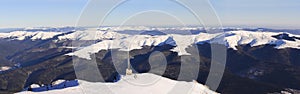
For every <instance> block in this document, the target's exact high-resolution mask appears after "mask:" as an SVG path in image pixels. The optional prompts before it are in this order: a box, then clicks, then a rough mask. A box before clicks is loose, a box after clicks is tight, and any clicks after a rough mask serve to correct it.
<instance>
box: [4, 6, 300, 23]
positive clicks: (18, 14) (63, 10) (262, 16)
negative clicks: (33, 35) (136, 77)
mask: <svg viewBox="0 0 300 94" xmlns="http://www.w3.org/2000/svg"><path fill="white" fill-rule="evenodd" d="M152 1H153V0H152ZM159 1H160V2H161V3H159V4H156V5H155V6H153V7H157V8H156V10H160V9H172V10H174V11H173V12H174V13H172V11H171V12H170V13H171V14H176V15H175V16H178V17H183V18H184V19H183V20H181V21H179V20H178V19H177V20H176V17H175V16H172V15H169V14H168V13H163V12H161V11H154V12H153V11H148V12H147V11H146V12H144V13H140V14H139V15H138V14H136V15H133V17H132V19H128V21H127V22H125V23H128V24H129V25H153V24H155V25H177V24H181V23H182V22H183V23H185V24H189V25H193V24H195V23H196V21H195V20H194V19H193V18H192V16H191V15H189V14H188V13H187V12H186V11H184V10H182V9H181V8H180V7H176V6H175V5H172V4H170V3H167V2H164V0H159ZM87 2H88V0H0V13H1V14H0V28H12V27H41V26H74V25H75V24H76V22H77V19H78V18H79V16H80V14H81V11H82V10H83V9H84V6H85V5H86V4H87ZM148 2H149V0H139V2H134V0H132V2H130V3H128V5H130V4H133V5H136V6H137V7H131V8H130V7H120V8H119V10H116V11H115V13H112V16H110V17H108V18H107V21H105V23H107V24H108V25H116V24H119V23H120V22H118V19H121V18H122V17H125V16H124V15H129V14H130V12H134V11H135V10H136V11H137V10H147V9H149V7H147V6H146V5H144V4H147V3H148ZM210 2H211V4H212V6H213V7H214V8H215V10H216V13H217V14H218V16H219V18H220V20H221V22H222V24H223V25H224V26H252V27H269V28H298V29H300V1H299V0H210ZM199 8H201V4H199ZM97 12H99V11H97V10H96V9H95V13H97ZM100 12H101V11H100ZM160 12H161V13H160ZM145 19H146V20H145ZM98 22H99V21H98Z"/></svg>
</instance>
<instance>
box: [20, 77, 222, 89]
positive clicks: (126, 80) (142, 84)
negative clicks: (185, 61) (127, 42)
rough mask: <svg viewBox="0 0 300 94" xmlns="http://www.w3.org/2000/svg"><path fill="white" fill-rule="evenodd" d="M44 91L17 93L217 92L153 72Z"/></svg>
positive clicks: (81, 82)
mask: <svg viewBox="0 0 300 94" xmlns="http://www.w3.org/2000/svg"><path fill="white" fill-rule="evenodd" d="M79 83H80V85H79V86H76V87H70V88H65V89H60V90H50V91H45V92H29V91H25V92H20V93H18V94H35V93H41V94H217V93H216V92H214V91H211V90H209V89H208V88H207V87H206V86H204V85H202V84H199V83H197V82H195V81H194V82H184V81H175V80H171V79H168V78H164V77H160V76H157V75H154V74H148V73H145V74H137V75H131V76H123V77H122V79H121V80H120V81H118V82H116V83H91V82H86V81H79Z"/></svg>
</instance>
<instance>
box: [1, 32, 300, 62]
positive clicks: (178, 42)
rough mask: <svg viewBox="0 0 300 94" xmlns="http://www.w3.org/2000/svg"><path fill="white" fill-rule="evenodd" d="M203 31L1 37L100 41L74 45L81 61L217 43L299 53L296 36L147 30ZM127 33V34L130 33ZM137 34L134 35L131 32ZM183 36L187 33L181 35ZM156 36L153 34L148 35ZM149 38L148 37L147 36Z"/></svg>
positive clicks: (13, 34) (5, 36)
mask: <svg viewBox="0 0 300 94" xmlns="http://www.w3.org/2000/svg"><path fill="white" fill-rule="evenodd" d="M196 29H202V28H147V27H132V28H129V27H123V28H120V27H114V28H113V27H106V28H100V29H99V28H88V29H86V30H81V31H80V30H79V31H76V32H72V33H69V34H63V32H26V31H15V32H10V33H0V38H2V39H12V40H24V39H31V40H38V39H40V40H45V39H49V38H53V37H55V36H57V35H59V36H57V37H58V39H57V40H85V41H86V40H98V41H100V42H98V41H97V42H96V41H95V43H94V44H91V45H89V46H86V47H81V46H80V45H73V47H70V48H76V47H78V48H79V47H80V50H78V51H76V52H74V53H69V54H68V55H76V56H78V57H81V58H85V59H90V57H89V56H90V54H93V53H96V52H98V51H100V50H107V49H119V50H123V51H130V50H134V49H141V48H142V47H143V46H161V45H166V44H168V45H172V46H176V47H175V48H174V49H172V50H173V51H175V52H178V54H179V55H189V53H188V52H186V51H185V49H186V48H187V47H189V46H190V45H192V44H202V43H218V44H224V45H226V46H227V47H228V48H232V49H234V50H237V48H236V46H239V45H246V44H250V45H251V46H252V47H254V46H260V45H265V44H270V45H275V47H276V48H278V49H282V48H296V49H300V35H294V34H290V33H285V32H254V31H245V30H242V29H240V30H235V31H227V32H224V33H214V34H209V33H204V32H200V33H199V34H192V35H183V34H165V35H163V34H160V35H155V34H157V32H159V31H155V32H154V33H153V32H152V31H151V32H150V31H147V30H161V31H165V30H187V31H186V32H188V31H190V30H196ZM126 30H136V31H143V32H148V33H143V34H134V35H132V34H125V33H122V32H124V31H126ZM127 32H128V31H127ZM130 32H135V31H130ZM181 32H184V31H181ZM149 33H153V34H149ZM147 34H149V35H147Z"/></svg>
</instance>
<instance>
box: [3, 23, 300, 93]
mask: <svg viewBox="0 0 300 94" xmlns="http://www.w3.org/2000/svg"><path fill="white" fill-rule="evenodd" d="M75 29H76V30H75ZM208 30H216V28H209V29H203V28H153V27H152V28H150V27H122V28H117V27H106V28H79V29H77V28H72V27H66V28H64V27H63V28H62V29H60V28H56V29H54V28H27V29H21V30H18V31H12V32H6V33H0V45H1V46H0V47H1V49H3V50H1V51H0V69H1V71H0V78H1V79H0V86H1V87H0V93H14V92H20V91H22V90H24V89H25V88H27V87H29V86H31V85H32V84H39V85H51V83H52V82H54V81H57V80H59V79H63V80H75V79H77V78H76V75H75V71H74V66H73V62H72V60H73V59H74V58H76V59H79V60H82V62H88V61H90V60H96V61H97V66H98V68H99V70H100V72H101V74H102V75H103V78H104V81H106V82H113V80H114V77H115V76H116V75H119V74H121V75H124V73H122V71H121V73H120V72H119V70H125V69H126V68H127V63H126V62H123V60H119V61H116V62H121V63H117V64H115V62H114V61H113V60H112V53H111V52H113V51H115V52H117V53H120V54H122V53H126V52H128V51H129V55H130V56H131V57H133V58H131V59H130V62H131V64H132V67H133V69H134V70H135V72H138V73H146V72H149V71H150V69H151V66H150V64H149V63H150V62H149V59H150V57H151V53H153V52H156V51H159V52H161V53H162V54H163V55H164V56H165V58H166V61H167V62H166V63H167V66H166V70H165V72H163V77H166V78H170V79H173V80H178V79H177V78H178V75H179V73H180V71H181V70H180V66H181V65H182V63H183V62H181V60H180V58H183V57H184V56H187V55H190V53H192V51H193V49H194V48H196V49H197V50H198V51H199V53H198V54H199V57H193V58H200V62H199V63H198V64H200V68H199V73H198V74H186V75H187V76H188V75H198V77H197V78H196V79H184V81H189V82H190V81H192V80H196V81H197V82H199V83H201V84H205V81H206V80H207V76H208V74H209V70H210V66H211V65H210V64H211V45H217V46H220V47H226V50H227V63H226V69H225V72H224V77H223V79H222V81H221V84H220V86H219V88H218V89H217V92H219V93H224V94H238V93H243V94H253V93H257V94H260V93H275V92H278V93H280V92H282V91H287V92H291V93H295V92H297V90H300V88H299V87H300V85H299V84H298V83H300V74H299V73H300V68H299V67H300V62H299V61H300V56H299V54H300V35H297V34H296V33H297V32H291V31H293V30H283V31H279V30H273V29H263V28H260V29H243V28H223V29H222V30H224V31H225V33H209V31H208ZM129 45H130V46H129ZM122 62H123V63H122ZM159 65H162V64H160V63H158V66H159ZM188 67H190V68H196V67H194V66H193V64H190V65H189V66H188ZM116 68H118V69H116ZM157 68H160V67H157ZM154 74H157V73H156V72H154ZM208 87H209V86H208Z"/></svg>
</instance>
